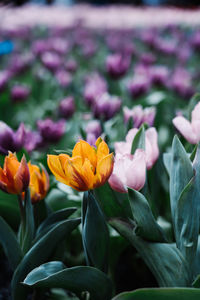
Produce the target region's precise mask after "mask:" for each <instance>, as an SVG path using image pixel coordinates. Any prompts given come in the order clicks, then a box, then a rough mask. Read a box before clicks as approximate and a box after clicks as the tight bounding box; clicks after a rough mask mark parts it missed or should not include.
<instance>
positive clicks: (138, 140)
mask: <svg viewBox="0 0 200 300" xmlns="http://www.w3.org/2000/svg"><path fill="white" fill-rule="evenodd" d="M138 148H140V149H144V150H145V130H144V126H141V127H140V129H139V130H138V132H137V133H136V135H135V137H134V139H133V142H132V147H131V154H134V153H135V150H136V149H138Z"/></svg>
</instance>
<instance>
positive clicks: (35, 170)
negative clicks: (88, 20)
mask: <svg viewBox="0 0 200 300" xmlns="http://www.w3.org/2000/svg"><path fill="white" fill-rule="evenodd" d="M28 168H29V172H30V183H29V188H30V193H31V201H32V203H36V202H38V201H40V200H42V199H44V197H45V196H46V194H47V191H48V189H49V175H48V173H47V171H46V170H45V168H44V167H43V168H42V170H40V168H39V167H38V166H36V165H32V164H31V163H30V162H29V163H28Z"/></svg>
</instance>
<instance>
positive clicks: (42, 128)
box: [37, 119, 66, 143]
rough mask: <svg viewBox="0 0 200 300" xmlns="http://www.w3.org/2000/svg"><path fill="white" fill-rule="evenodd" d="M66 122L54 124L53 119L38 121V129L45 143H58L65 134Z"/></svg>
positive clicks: (61, 121)
mask: <svg viewBox="0 0 200 300" xmlns="http://www.w3.org/2000/svg"><path fill="white" fill-rule="evenodd" d="M65 124H66V123H65V120H60V121H58V122H54V121H52V120H51V119H46V120H39V121H37V127H38V130H39V133H40V134H41V136H42V138H43V141H44V142H47V143H57V142H58V141H59V140H60V139H61V137H62V136H63V135H64V133H65Z"/></svg>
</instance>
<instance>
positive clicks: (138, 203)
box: [128, 189, 167, 242]
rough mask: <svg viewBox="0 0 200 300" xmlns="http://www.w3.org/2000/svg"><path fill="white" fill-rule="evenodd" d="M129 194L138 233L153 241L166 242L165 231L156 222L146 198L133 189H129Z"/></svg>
mask: <svg viewBox="0 0 200 300" xmlns="http://www.w3.org/2000/svg"><path fill="white" fill-rule="evenodd" d="M128 195H129V201H130V205H131V211H132V215H133V219H134V220H135V222H136V224H137V226H136V228H135V233H136V235H139V236H141V237H143V238H144V239H145V240H149V241H152V242H164V241H165V242H166V240H167V239H166V236H165V233H164V231H163V230H162V228H161V227H160V226H159V225H158V223H157V222H156V220H155V218H154V216H153V214H152V211H151V209H150V207H149V203H148V201H147V200H146V198H145V197H144V196H143V195H142V194H141V193H140V192H137V191H135V190H132V189H128Z"/></svg>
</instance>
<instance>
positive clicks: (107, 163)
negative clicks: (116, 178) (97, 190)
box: [94, 153, 113, 187]
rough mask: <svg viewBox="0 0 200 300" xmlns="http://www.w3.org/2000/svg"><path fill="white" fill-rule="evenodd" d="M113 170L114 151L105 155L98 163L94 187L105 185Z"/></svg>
mask: <svg viewBox="0 0 200 300" xmlns="http://www.w3.org/2000/svg"><path fill="white" fill-rule="evenodd" d="M112 170H113V153H111V154H109V155H107V156H105V157H104V158H103V159H101V161H100V162H99V163H98V165H97V169H96V175H95V184H94V187H98V186H100V185H103V184H104V183H105V182H106V181H107V180H108V178H109V177H110V175H111V173H112Z"/></svg>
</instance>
